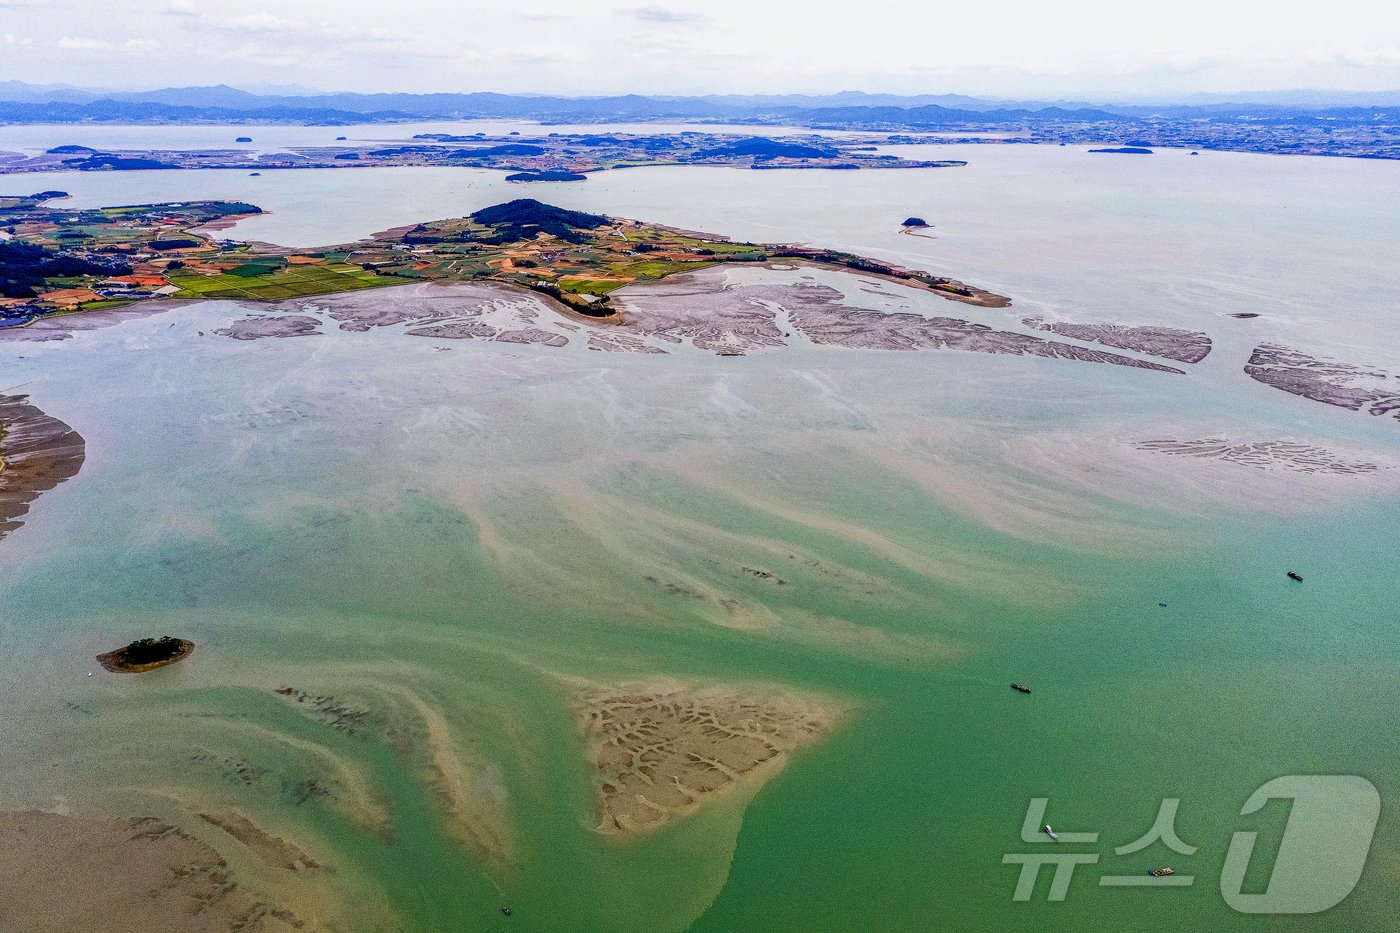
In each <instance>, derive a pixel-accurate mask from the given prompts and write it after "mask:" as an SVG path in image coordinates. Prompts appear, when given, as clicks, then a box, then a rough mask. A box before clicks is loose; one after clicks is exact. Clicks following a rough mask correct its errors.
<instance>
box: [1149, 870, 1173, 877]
mask: <svg viewBox="0 0 1400 933" xmlns="http://www.w3.org/2000/svg"><path fill="white" fill-rule="evenodd" d="M1148 874H1150V875H1151V876H1152V877H1153V878H1165V877H1167V875H1174V874H1176V869H1175V868H1154V869H1152V871H1150V872H1148Z"/></svg>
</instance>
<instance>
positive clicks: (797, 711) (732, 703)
mask: <svg viewBox="0 0 1400 933" xmlns="http://www.w3.org/2000/svg"><path fill="white" fill-rule="evenodd" d="M575 690H576V693H575V696H576V703H577V707H578V710H579V725H580V728H581V729H582V731H583V734H584V737H585V739H586V740H587V742H588V746H589V754H590V764H591V766H592V768H593V772H594V780H595V783H596V786H597V806H598V830H599V832H602V833H607V834H631V833H637V832H644V831H646V830H650V829H655V828H657V827H659V826H663V825H665V824H666V823H669V822H671V821H672V820H676V819H679V818H681V817H684V816H686V815H688V814H689V813H691V812H693V811H694V810H696V809H697V808H699V807H701V806H704V805H705V804H706V803H707V802H709V801H710V800H713V799H716V798H717V797H718V795H720V794H722V793H724V792H726V791H730V790H734V789H737V788H739V787H741V786H744V787H748V788H749V789H754V788H755V787H756V786H761V785H762V784H763V783H764V782H766V781H767V780H769V779H770V778H772V777H773V775H775V774H777V773H778V771H780V770H781V769H782V767H783V765H784V764H786V762H787V759H788V756H789V754H790V753H791V752H792V751H793V750H795V749H797V748H799V747H801V746H803V745H806V744H809V743H811V742H813V741H816V740H817V739H818V738H820V737H821V736H822V735H824V734H825V733H826V732H828V731H829V730H830V729H831V728H832V727H833V726H835V725H836V724H837V723H838V722H839V721H840V719H841V718H842V717H843V716H844V715H845V714H846V712H847V710H846V709H844V708H842V707H841V706H840V705H839V704H837V703H835V702H831V701H817V700H815V699H813V698H811V697H805V696H801V695H798V694H796V693H792V692H785V691H783V690H780V689H778V688H774V687H765V686H756V685H742V686H741V685H726V686H719V687H704V688H699V687H691V686H686V685H683V684H679V683H675V682H659V683H651V684H642V685H626V686H621V687H616V688H607V687H601V686H598V685H595V684H576V685H575Z"/></svg>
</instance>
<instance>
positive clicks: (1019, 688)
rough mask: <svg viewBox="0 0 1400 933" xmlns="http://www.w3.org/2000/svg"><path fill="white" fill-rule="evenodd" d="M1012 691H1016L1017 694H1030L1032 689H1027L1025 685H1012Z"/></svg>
mask: <svg viewBox="0 0 1400 933" xmlns="http://www.w3.org/2000/svg"><path fill="white" fill-rule="evenodd" d="M1011 689H1012V690H1015V691H1017V692H1019V693H1030V692H1031V688H1030V687H1027V686H1026V685H1025V684H1012V685H1011Z"/></svg>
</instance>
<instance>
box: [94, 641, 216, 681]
mask: <svg viewBox="0 0 1400 933" xmlns="http://www.w3.org/2000/svg"><path fill="white" fill-rule="evenodd" d="M193 653H194V642H192V641H187V640H185V639H183V638H172V637H171V636H169V635H164V636H162V637H160V638H138V639H136V640H135V641H133V642H132V643H131V644H129V645H127V646H126V647H124V648H117V649H115V650H112V651H107V652H104V653H103V654H99V655H98V656H97V663H98V664H101V665H102V667H103V669H105V670H109V671H111V672H112V673H114V674H144V673H146V672H147V671H153V670H155V669H157V668H160V667H166V666H168V665H171V664H174V663H176V662H177V661H183V660H185V658H188V657H189V656H190V655H191V654H193Z"/></svg>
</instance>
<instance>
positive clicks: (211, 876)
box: [0, 811, 312, 933]
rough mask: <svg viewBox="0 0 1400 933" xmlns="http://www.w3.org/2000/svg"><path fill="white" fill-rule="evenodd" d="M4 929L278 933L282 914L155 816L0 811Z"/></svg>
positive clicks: (300, 926)
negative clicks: (103, 817) (98, 817)
mask: <svg viewBox="0 0 1400 933" xmlns="http://www.w3.org/2000/svg"><path fill="white" fill-rule="evenodd" d="M0 838H3V839H4V842H5V844H4V845H3V846H0V879H3V881H2V882H0V884H2V885H3V886H0V930H4V931H5V933H80V931H89V930H91V931H97V930H100V931H102V933H164V931H172V933H173V931H179V933H287V931H291V930H301V931H304V933H305V931H309V930H311V929H312V927H310V926H308V925H307V924H305V923H303V922H302V921H301V920H299V919H298V918H297V917H296V916H294V915H293V914H292V913H290V912H289V911H286V910H283V909H280V908H278V907H276V906H275V905H271V904H267V903H265V902H263V901H262V900H260V899H259V898H257V897H256V896H254V895H253V894H252V893H251V892H249V891H248V890H246V889H245V888H243V887H241V886H240V885H239V884H238V882H237V881H235V880H234V879H233V878H232V877H231V875H230V874H229V871H228V867H227V865H226V863H225V862H224V860H223V859H222V858H221V857H220V856H219V854H218V853H217V852H215V851H214V850H213V849H211V848H209V847H208V846H206V845H205V844H204V843H202V842H200V841H199V840H197V839H194V838H193V837H191V836H188V835H185V834H184V833H182V832H180V831H179V830H177V829H175V828H174V827H172V826H169V825H166V824H165V823H161V822H159V821H158V820H154V819H130V820H94V819H81V818H77V817H71V816H59V815H57V814H52V813H39V812H33V811H22V812H5V811H0Z"/></svg>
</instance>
